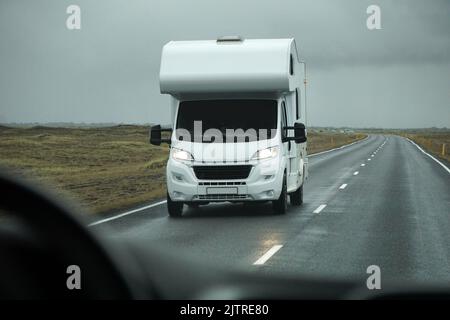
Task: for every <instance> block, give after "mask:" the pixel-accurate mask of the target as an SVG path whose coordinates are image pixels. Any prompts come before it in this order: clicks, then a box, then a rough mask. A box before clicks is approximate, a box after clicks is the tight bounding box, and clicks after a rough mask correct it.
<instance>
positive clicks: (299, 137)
mask: <svg viewBox="0 0 450 320" xmlns="http://www.w3.org/2000/svg"><path fill="white" fill-rule="evenodd" d="M294 140H295V143H303V142H306V128H305V125H304V124H303V123H299V122H296V123H294Z"/></svg>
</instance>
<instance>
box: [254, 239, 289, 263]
mask: <svg viewBox="0 0 450 320" xmlns="http://www.w3.org/2000/svg"><path fill="white" fill-rule="evenodd" d="M282 247H283V246H282V245H281V244H277V245H274V246H273V247H272V248H270V249H269V251H267V252H266V253H264V255H263V256H262V257H261V258H259V259H258V260H256V261H255V262H254V263H253V264H254V265H261V264H264V263H266V261H267V260H269V259H270V258H271V257H272V256H273V255H274V254H275V253H277V251H278V250H280V249H281V248H282Z"/></svg>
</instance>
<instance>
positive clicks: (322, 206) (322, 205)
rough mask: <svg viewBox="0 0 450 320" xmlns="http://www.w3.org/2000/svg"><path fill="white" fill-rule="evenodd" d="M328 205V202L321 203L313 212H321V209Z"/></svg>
mask: <svg viewBox="0 0 450 320" xmlns="http://www.w3.org/2000/svg"><path fill="white" fill-rule="evenodd" d="M326 206H327V205H326V204H321V205H320V206H318V207H317V209H316V210H314V211H313V213H320V211H322V210H323V209H325V207H326Z"/></svg>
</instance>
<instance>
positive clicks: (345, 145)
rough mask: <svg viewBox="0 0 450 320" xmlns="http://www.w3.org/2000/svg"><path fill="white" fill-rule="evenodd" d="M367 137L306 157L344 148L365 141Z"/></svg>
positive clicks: (309, 156)
mask: <svg viewBox="0 0 450 320" xmlns="http://www.w3.org/2000/svg"><path fill="white" fill-rule="evenodd" d="M367 139H369V136H367V137H365V138H364V139H362V140H358V141H355V142H352V143H349V144H344V145H343V146H340V147H338V148H334V149H330V150H325V151H321V152H317V153H313V154H310V155H308V158H311V157H315V156H318V155H321V154H324V153H328V152H331V151H336V150H340V149H344V148H347V147H350V146H351V145H354V144H355V143H360V142H363V141H366V140H367Z"/></svg>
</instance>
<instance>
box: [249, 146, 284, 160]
mask: <svg viewBox="0 0 450 320" xmlns="http://www.w3.org/2000/svg"><path fill="white" fill-rule="evenodd" d="M277 155H278V147H270V148H267V149H262V150H258V151H256V152H255V154H254V155H253V157H252V160H264V159H271V158H275V157H276V156H277Z"/></svg>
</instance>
